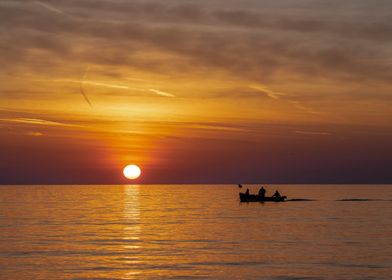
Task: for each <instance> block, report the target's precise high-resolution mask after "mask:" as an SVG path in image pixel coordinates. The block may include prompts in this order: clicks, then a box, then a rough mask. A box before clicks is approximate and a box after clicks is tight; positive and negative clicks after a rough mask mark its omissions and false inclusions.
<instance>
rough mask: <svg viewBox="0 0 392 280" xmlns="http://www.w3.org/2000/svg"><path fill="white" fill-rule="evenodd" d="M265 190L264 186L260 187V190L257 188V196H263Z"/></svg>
mask: <svg viewBox="0 0 392 280" xmlns="http://www.w3.org/2000/svg"><path fill="white" fill-rule="evenodd" d="M265 192H266V191H265V189H264V187H261V188H260V190H259V196H260V197H265Z"/></svg>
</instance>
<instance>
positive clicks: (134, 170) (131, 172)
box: [123, 164, 142, 180]
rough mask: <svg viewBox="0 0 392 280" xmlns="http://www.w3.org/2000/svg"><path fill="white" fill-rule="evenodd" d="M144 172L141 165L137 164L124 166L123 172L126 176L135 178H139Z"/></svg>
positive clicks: (131, 178)
mask: <svg viewBox="0 0 392 280" xmlns="http://www.w3.org/2000/svg"><path fill="white" fill-rule="evenodd" d="M141 173H142V171H141V169H140V167H139V166H137V165H135V164H130V165H127V166H125V167H124V170H123V174H124V176H125V178H127V179H130V180H133V179H137V178H139V177H140V174H141Z"/></svg>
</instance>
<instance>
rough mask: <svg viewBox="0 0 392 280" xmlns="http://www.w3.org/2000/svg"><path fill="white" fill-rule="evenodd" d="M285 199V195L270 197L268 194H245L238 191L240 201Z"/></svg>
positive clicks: (276, 200) (279, 200)
mask: <svg viewBox="0 0 392 280" xmlns="http://www.w3.org/2000/svg"><path fill="white" fill-rule="evenodd" d="M286 199H287V196H285V195H284V196H280V197H274V196H272V197H270V196H264V197H262V196H260V195H257V194H246V193H240V201H241V202H265V201H273V202H282V201H285V200H286Z"/></svg>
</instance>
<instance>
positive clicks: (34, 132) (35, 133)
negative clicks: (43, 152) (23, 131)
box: [27, 131, 44, 137]
mask: <svg viewBox="0 0 392 280" xmlns="http://www.w3.org/2000/svg"><path fill="white" fill-rule="evenodd" d="M27 135H29V136H34V137H40V136H43V135H44V134H43V133H41V132H38V131H29V132H27Z"/></svg>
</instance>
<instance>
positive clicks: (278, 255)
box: [0, 185, 392, 280]
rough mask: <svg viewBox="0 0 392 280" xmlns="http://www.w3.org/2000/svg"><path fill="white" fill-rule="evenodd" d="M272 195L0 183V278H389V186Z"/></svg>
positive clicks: (300, 189) (297, 189) (287, 189)
mask: <svg viewBox="0 0 392 280" xmlns="http://www.w3.org/2000/svg"><path fill="white" fill-rule="evenodd" d="M275 188H276V187H275V186H267V190H268V192H269V193H270V194H271V193H272V192H273V191H274V190H275ZM279 190H281V193H282V194H286V195H287V196H288V197H289V198H292V199H308V201H288V202H284V203H274V202H268V203H264V204H263V203H248V204H247V203H240V202H239V199H238V188H237V187H236V186H235V185H232V186H223V185H220V186H206V185H197V186H196V185H174V186H166V185H160V186H147V185H145V186H0V279H273V280H299V279H364V280H365V279H366V280H369V279H388V280H389V279H392V207H391V206H392V186H373V185H361V186H354V185H350V186H339V185H333V186H331V185H329V186H305V185H295V186H294V185H292V186H289V185H285V186H280V187H279ZM251 191H253V192H256V191H257V187H256V186H253V187H251Z"/></svg>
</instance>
